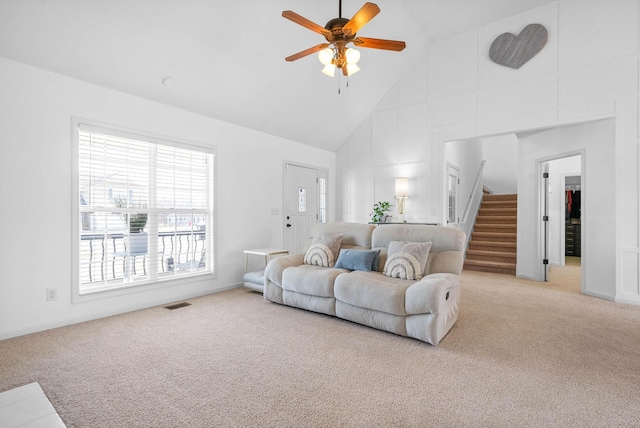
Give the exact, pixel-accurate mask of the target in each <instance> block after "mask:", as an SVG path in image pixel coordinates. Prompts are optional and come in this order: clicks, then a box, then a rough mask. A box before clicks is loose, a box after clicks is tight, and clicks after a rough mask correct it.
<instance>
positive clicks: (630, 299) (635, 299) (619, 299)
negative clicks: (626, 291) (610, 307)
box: [614, 295, 640, 306]
mask: <svg viewBox="0 0 640 428" xmlns="http://www.w3.org/2000/svg"><path fill="white" fill-rule="evenodd" d="M614 301H615V302H616V303H625V304H627V305H636V306H640V296H634V295H631V296H629V295H624V296H616V298H615V300H614Z"/></svg>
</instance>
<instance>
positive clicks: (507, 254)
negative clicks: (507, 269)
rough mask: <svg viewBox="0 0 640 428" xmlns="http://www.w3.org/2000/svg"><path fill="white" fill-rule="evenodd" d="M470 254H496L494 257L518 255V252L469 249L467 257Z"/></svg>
mask: <svg viewBox="0 0 640 428" xmlns="http://www.w3.org/2000/svg"><path fill="white" fill-rule="evenodd" d="M470 254H471V255H474V256H494V257H508V258H515V257H516V253H507V252H505V251H488V250H467V257H468V256H469V255H470Z"/></svg>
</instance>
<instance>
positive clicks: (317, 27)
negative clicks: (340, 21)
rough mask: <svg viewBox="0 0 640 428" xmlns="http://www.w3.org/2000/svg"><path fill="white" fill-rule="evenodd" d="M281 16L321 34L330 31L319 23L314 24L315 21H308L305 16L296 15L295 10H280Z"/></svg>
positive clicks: (326, 33)
mask: <svg viewBox="0 0 640 428" xmlns="http://www.w3.org/2000/svg"><path fill="white" fill-rule="evenodd" d="M282 16H283V17H284V18H287V19H289V20H291V21H293V22H295V23H296V24H299V25H302V26H303V27H304V28H308V29H309V30H311V31H315V32H316V33H318V34H322V35H323V36H327V35H329V34H331V32H330V31H329V30H327V29H326V28H324V27H321V26H320V25H318V24H316V23H315V22H311V21H309V20H308V19H307V18H305V17H303V16H300V15H298V14H297V13H295V12H292V11H290V10H285V11H284V12H282Z"/></svg>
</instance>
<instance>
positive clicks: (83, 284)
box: [74, 123, 214, 296]
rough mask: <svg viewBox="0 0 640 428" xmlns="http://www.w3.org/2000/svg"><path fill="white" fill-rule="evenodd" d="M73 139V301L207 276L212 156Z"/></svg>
mask: <svg viewBox="0 0 640 428" xmlns="http://www.w3.org/2000/svg"><path fill="white" fill-rule="evenodd" d="M76 132H77V141H76V142H77V144H76V147H77V152H76V154H77V169H78V176H77V181H76V183H77V189H76V190H77V207H78V229H79V230H78V234H77V235H78V236H77V239H75V247H74V249H75V250H76V251H75V257H76V260H77V267H75V268H74V269H75V270H76V275H77V281H76V282H77V285H78V292H77V295H79V296H82V295H87V294H92V293H98V292H103V291H109V290H116V289H122V288H126V287H131V286H138V285H146V284H152V283H158V282H162V281H167V280H172V279H177V278H181V277H185V276H192V275H201V274H211V273H213V233H212V232H213V175H214V170H213V168H214V152H213V150H211V149H205V148H201V147H197V146H192V145H185V144H180V143H177V142H169V141H165V140H161V139H157V138H152V137H144V136H140V135H135V134H131V133H128V132H123V131H119V130H114V129H105V128H103V127H98V126H94V125H89V124H85V123H77V129H76Z"/></svg>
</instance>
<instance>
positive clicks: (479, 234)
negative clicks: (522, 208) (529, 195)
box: [464, 194, 518, 275]
mask: <svg viewBox="0 0 640 428" xmlns="http://www.w3.org/2000/svg"><path fill="white" fill-rule="evenodd" d="M517 210H518V195H488V194H485V195H483V197H482V203H481V204H480V210H479V212H478V217H477V218H476V224H475V227H474V230H473V232H472V233H471V241H470V242H469V249H468V250H467V258H466V260H465V262H464V269H466V270H476V271H482V272H493V273H502V274H507V275H515V274H516V236H517V232H516V226H517Z"/></svg>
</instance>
